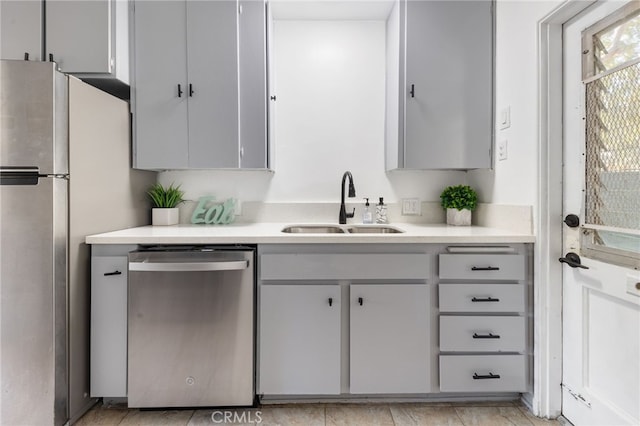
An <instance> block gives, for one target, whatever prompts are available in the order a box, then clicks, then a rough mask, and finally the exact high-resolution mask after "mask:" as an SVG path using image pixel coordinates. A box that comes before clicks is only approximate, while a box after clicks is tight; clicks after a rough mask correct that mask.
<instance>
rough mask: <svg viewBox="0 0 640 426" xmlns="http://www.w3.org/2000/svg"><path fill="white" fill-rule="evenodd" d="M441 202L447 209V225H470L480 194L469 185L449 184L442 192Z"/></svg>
mask: <svg viewBox="0 0 640 426" xmlns="http://www.w3.org/2000/svg"><path fill="white" fill-rule="evenodd" d="M440 204H441V205H442V207H444V208H445V209H447V225H462V226H469V225H471V212H472V211H473V210H475V209H476V206H477V205H478V194H476V191H474V190H473V188H471V187H470V186H468V185H456V186H448V187H446V188H445V189H444V191H442V194H440Z"/></svg>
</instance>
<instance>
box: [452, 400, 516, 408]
mask: <svg viewBox="0 0 640 426" xmlns="http://www.w3.org/2000/svg"><path fill="white" fill-rule="evenodd" d="M451 405H452V406H454V407H518V406H520V400H512V401H471V402H451Z"/></svg>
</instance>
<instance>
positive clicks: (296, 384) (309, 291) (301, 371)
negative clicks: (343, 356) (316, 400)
mask: <svg viewBox="0 0 640 426" xmlns="http://www.w3.org/2000/svg"><path fill="white" fill-rule="evenodd" d="M259 321H260V325H259V329H260V336H259V348H258V350H259V352H260V365H259V367H258V368H259V377H260V383H259V390H258V393H261V394H267V395H277V394H281V395H304V394H313V395H338V394H340V286H339V285H307V284H302V285H263V286H261V289H260V319H259Z"/></svg>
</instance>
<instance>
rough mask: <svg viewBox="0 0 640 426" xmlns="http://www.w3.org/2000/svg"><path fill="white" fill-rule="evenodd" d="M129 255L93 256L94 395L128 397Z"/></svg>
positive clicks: (92, 337) (91, 373) (92, 383)
mask: <svg viewBox="0 0 640 426" xmlns="http://www.w3.org/2000/svg"><path fill="white" fill-rule="evenodd" d="M127 269H128V265H127V256H126V254H125V255H124V256H93V257H92V258H91V340H90V341H91V349H90V359H91V367H90V369H91V372H90V377H91V383H90V393H91V396H92V397H114V398H115V397H126V396H127Z"/></svg>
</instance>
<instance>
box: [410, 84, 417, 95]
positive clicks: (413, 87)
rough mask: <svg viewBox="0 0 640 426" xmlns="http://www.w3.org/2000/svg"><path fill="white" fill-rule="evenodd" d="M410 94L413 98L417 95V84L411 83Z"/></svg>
mask: <svg viewBox="0 0 640 426" xmlns="http://www.w3.org/2000/svg"><path fill="white" fill-rule="evenodd" d="M409 94H410V95H411V97H412V98H415V97H416V86H415V84H412V85H411V90H409Z"/></svg>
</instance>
